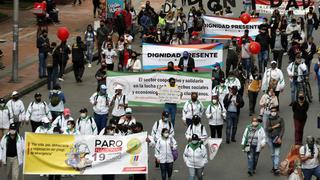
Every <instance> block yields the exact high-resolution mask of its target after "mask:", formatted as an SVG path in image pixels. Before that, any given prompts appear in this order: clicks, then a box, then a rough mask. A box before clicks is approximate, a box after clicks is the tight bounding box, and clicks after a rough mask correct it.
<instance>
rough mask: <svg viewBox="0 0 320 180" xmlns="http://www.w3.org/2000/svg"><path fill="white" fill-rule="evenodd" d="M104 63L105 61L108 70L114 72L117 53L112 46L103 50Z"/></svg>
mask: <svg viewBox="0 0 320 180" xmlns="http://www.w3.org/2000/svg"><path fill="white" fill-rule="evenodd" d="M101 56H102V61H105V62H106V64H107V69H108V70H109V71H113V67H114V62H115V61H116V57H117V53H116V51H115V50H114V49H112V45H111V44H108V45H107V49H104V48H102V53H101Z"/></svg>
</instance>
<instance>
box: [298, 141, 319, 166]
mask: <svg viewBox="0 0 320 180" xmlns="http://www.w3.org/2000/svg"><path fill="white" fill-rule="evenodd" d="M299 153H300V155H304V156H309V155H311V151H310V149H309V147H308V145H304V146H302V147H300V150H299ZM318 154H319V152H318V148H317V146H316V145H314V155H313V158H312V159H308V160H306V161H304V162H303V163H302V166H301V167H302V169H313V168H315V167H317V166H319V160H318V158H317V157H318Z"/></svg>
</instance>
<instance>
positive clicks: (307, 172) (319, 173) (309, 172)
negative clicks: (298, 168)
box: [302, 166, 320, 180]
mask: <svg viewBox="0 0 320 180" xmlns="http://www.w3.org/2000/svg"><path fill="white" fill-rule="evenodd" d="M302 172H303V175H304V180H311V178H312V176H316V177H317V178H320V166H317V167H316V168H313V169H302Z"/></svg>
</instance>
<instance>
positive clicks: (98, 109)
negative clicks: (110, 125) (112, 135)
mask: <svg viewBox="0 0 320 180" xmlns="http://www.w3.org/2000/svg"><path fill="white" fill-rule="evenodd" d="M109 102H110V100H109V97H108V94H107V86H106V85H104V84H102V85H101V86H100V88H99V92H95V93H93V94H92V96H91V97H90V103H91V104H92V105H93V111H94V113H93V116H94V120H95V122H96V125H97V128H98V132H100V131H101V130H102V129H103V128H104V127H106V125H107V120H108V112H109Z"/></svg>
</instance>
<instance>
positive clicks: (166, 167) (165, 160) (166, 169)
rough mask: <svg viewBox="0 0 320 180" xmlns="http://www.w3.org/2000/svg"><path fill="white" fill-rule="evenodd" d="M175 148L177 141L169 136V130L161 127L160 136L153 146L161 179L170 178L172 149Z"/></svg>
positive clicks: (172, 157) (172, 158)
mask: <svg viewBox="0 0 320 180" xmlns="http://www.w3.org/2000/svg"><path fill="white" fill-rule="evenodd" d="M176 149H177V142H176V140H175V139H174V138H173V137H170V136H169V130H168V129H167V128H163V129H162V131H161V138H160V139H159V140H158V141H157V144H156V146H155V155H154V156H155V158H156V161H157V162H158V163H159V164H160V170H161V177H162V180H166V179H167V175H168V178H169V179H171V176H172V170H173V162H174V156H173V153H172V150H176Z"/></svg>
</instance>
